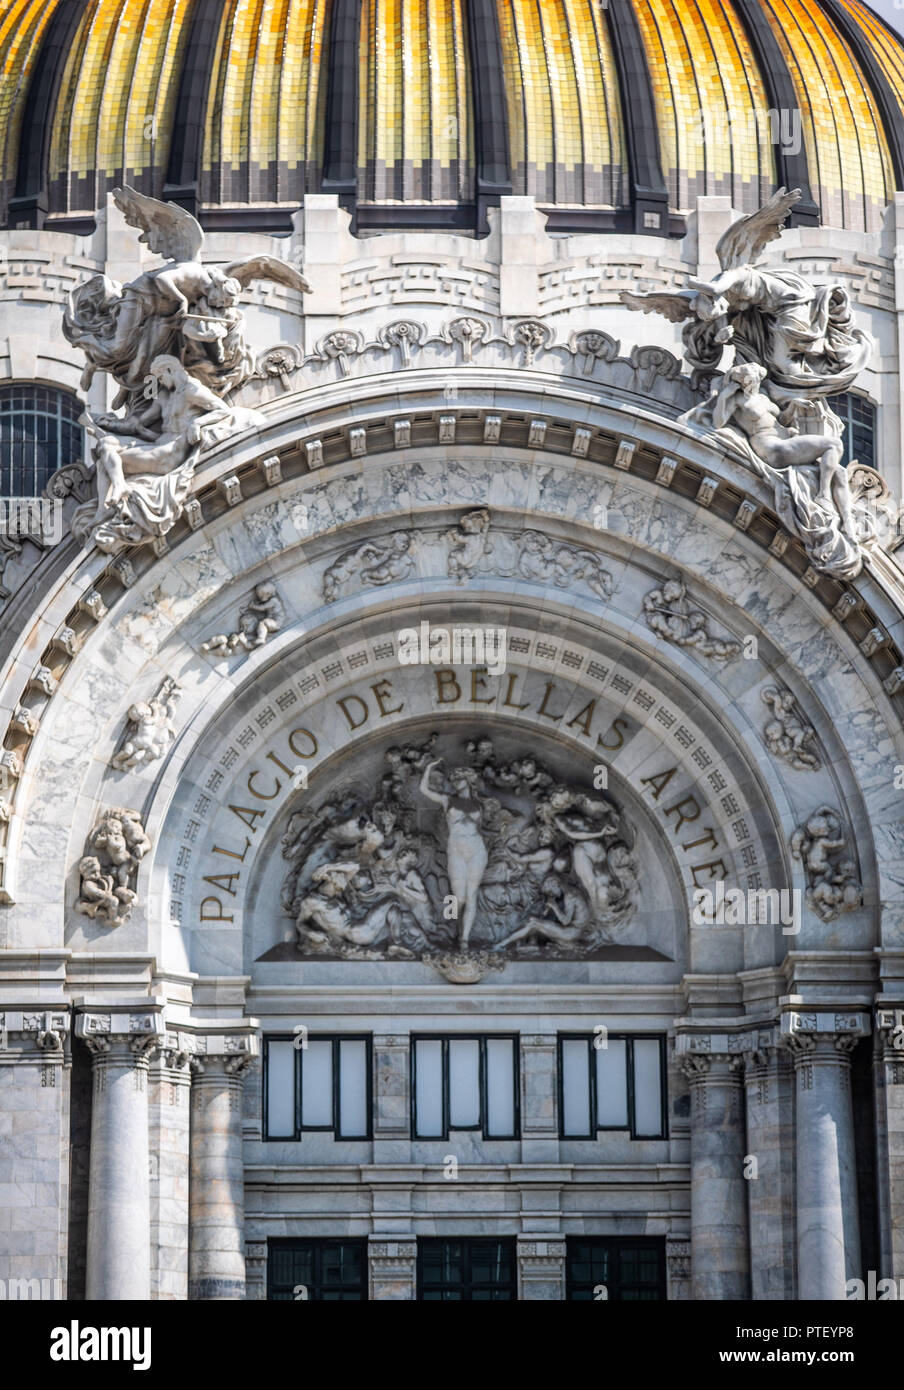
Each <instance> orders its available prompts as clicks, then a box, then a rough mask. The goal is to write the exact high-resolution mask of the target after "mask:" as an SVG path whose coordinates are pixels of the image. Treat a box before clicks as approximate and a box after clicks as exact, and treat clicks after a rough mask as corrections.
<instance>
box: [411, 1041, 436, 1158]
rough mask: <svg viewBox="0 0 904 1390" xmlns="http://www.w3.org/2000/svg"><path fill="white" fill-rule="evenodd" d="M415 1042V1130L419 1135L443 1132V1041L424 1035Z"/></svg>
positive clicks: (423, 1136)
mask: <svg viewBox="0 0 904 1390" xmlns="http://www.w3.org/2000/svg"><path fill="white" fill-rule="evenodd" d="M415 1046H416V1055H415V1095H414V1103H415V1110H416V1113H417V1132H418V1136H419V1137H420V1138H421V1139H430V1138H432V1137H439V1136H441V1135H442V1132H443V1045H442V1043H441V1042H440V1041H439V1039H436V1040H430V1039H426V1040H422V1041H420V1042H418V1043H417V1044H416V1045H415Z"/></svg>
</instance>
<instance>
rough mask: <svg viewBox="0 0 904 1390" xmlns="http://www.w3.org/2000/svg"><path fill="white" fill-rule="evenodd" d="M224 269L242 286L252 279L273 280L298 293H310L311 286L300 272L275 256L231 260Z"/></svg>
mask: <svg viewBox="0 0 904 1390" xmlns="http://www.w3.org/2000/svg"><path fill="white" fill-rule="evenodd" d="M224 269H225V272H226V274H227V275H231V276H232V278H233V280H238V282H239V284H240V285H242V286H245V285H249V284H250V283H251V281H252V280H275V281H276V283H277V284H278V285H288V287H289V289H292V290H298V291H299V293H300V294H310V293H311V286H310V285H309V284H308V282H307V280H306V279H305V278H304V276H303V275H302V274H301V272H300V271H298V270H296V269H295V267H294V265H289V263H288V262H287V261H278V260H277V259H276V257H275V256H252V257H251V259H250V260H247V261H233V262H232V265H227V266H225V267H224Z"/></svg>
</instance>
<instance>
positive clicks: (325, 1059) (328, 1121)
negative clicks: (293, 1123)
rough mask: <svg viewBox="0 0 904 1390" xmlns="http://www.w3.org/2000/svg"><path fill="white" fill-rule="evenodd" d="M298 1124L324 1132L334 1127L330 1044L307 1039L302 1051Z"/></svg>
mask: <svg viewBox="0 0 904 1390" xmlns="http://www.w3.org/2000/svg"><path fill="white" fill-rule="evenodd" d="M301 1123H302V1124H303V1125H305V1126H306V1127H307V1126H310V1127H313V1128H316V1127H317V1126H324V1127H326V1128H327V1129H329V1128H331V1127H332V1124H333V1044H332V1043H331V1042H315V1041H314V1039H312V1038H309V1039H308V1045H307V1047H305V1048H302V1051H301Z"/></svg>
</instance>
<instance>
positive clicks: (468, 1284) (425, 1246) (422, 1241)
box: [415, 1236, 518, 1303]
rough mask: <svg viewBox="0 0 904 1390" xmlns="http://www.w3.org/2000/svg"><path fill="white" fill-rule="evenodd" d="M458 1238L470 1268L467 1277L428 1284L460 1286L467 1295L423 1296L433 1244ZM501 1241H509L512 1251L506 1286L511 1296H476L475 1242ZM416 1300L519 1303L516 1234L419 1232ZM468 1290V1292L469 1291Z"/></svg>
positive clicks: (427, 1301)
mask: <svg viewBox="0 0 904 1390" xmlns="http://www.w3.org/2000/svg"><path fill="white" fill-rule="evenodd" d="M452 1242H458V1243H460V1244H461V1245H462V1246H463V1247H464V1265H465V1268H466V1270H467V1279H466V1280H464V1281H463V1282H462V1283H461V1284H459V1285H452V1284H431V1285H429V1286H428V1287H429V1288H430V1289H431V1290H434V1289H447V1288H453V1289H454V1288H457V1289H460V1290H461V1291H462V1294H463V1297H462V1298H460V1299H453V1298H450V1299H445V1298H430V1299H425V1298H424V1297H423V1292H424V1273H423V1271H424V1257H425V1255H426V1254H427V1252H428V1250H429V1249H430V1247H431V1246H432V1247H436V1246H438V1245H448V1244H451V1243H452ZM478 1243H482V1244H498V1245H506V1246H508V1248H509V1251H510V1255H511V1258H510V1268H511V1271H512V1277H511V1282H510V1283H509V1284H507V1285H506V1286H505V1287H506V1288H507V1289H508V1291H509V1293H510V1295H511V1296H510V1297H509V1298H507V1299H506V1298H492V1299H490V1298H488V1299H474V1298H473V1297H472V1296H471V1295H472V1294H473V1291H474V1290H473V1280H472V1279H471V1258H472V1247H473V1246H474V1245H475V1244H478ZM415 1277H416V1285H415V1302H417V1303H447V1302H448V1303H474V1302H479V1303H517V1302H518V1246H517V1241H516V1239H515V1237H514V1236H418V1238H417V1267H416V1276H415ZM465 1291H466V1292H465Z"/></svg>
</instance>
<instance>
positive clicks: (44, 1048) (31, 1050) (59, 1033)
mask: <svg viewBox="0 0 904 1390" xmlns="http://www.w3.org/2000/svg"><path fill="white" fill-rule="evenodd" d="M69 1027H70V1017H69V1010H68V1009H67V1008H62V1009H2V1010H0V1062H13V1061H26V1060H32V1061H34V1060H38V1061H42V1062H48V1061H53V1060H54V1054H58V1056H57V1060H61V1059H62V1055H63V1051H64V1049H65V1047H66V1043H67V1041H68V1038H69Z"/></svg>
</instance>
